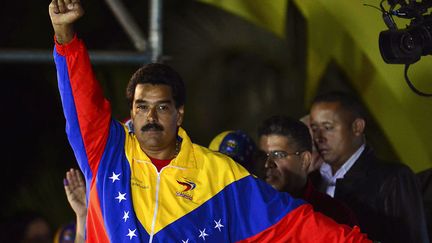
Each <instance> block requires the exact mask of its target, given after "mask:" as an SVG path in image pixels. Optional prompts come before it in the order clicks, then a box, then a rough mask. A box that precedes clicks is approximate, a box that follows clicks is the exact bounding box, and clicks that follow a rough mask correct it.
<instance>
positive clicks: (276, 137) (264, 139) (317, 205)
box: [258, 116, 358, 227]
mask: <svg viewBox="0 0 432 243" xmlns="http://www.w3.org/2000/svg"><path fill="white" fill-rule="evenodd" d="M258 139H259V142H258V146H259V149H260V150H262V151H263V152H264V153H265V154H266V160H265V172H266V173H265V176H266V177H265V181H266V182H267V183H269V184H270V185H271V186H272V187H273V188H275V189H276V190H278V191H281V192H288V193H289V194H291V195H292V196H294V197H297V198H302V199H304V200H305V201H307V202H308V203H310V204H311V205H312V206H313V208H314V210H315V211H318V212H320V213H323V214H325V215H326V216H327V217H330V218H332V219H333V220H335V221H336V222H338V223H340V224H346V225H349V226H351V227H353V226H355V225H358V222H357V218H356V216H355V214H354V213H353V212H352V211H351V210H350V209H349V208H348V207H347V206H346V205H345V204H343V203H342V202H340V201H338V200H336V199H333V198H331V197H330V196H328V195H326V194H324V193H321V192H319V191H318V190H316V189H315V187H314V186H313V185H312V182H311V180H310V179H309V178H308V169H309V168H310V164H311V162H312V137H311V136H310V133H309V130H308V128H307V127H306V125H305V124H303V123H302V122H301V121H299V120H297V119H294V118H290V117H286V116H272V117H270V118H268V119H267V120H265V121H264V122H263V123H262V124H261V125H260V126H259V128H258Z"/></svg>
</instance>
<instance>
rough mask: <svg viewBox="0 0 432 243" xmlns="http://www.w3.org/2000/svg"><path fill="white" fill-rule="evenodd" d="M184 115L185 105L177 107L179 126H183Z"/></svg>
mask: <svg viewBox="0 0 432 243" xmlns="http://www.w3.org/2000/svg"><path fill="white" fill-rule="evenodd" d="M183 117H184V105H182V106H180V107H179V108H178V109H177V126H178V127H179V126H181V124H182V123H183Z"/></svg>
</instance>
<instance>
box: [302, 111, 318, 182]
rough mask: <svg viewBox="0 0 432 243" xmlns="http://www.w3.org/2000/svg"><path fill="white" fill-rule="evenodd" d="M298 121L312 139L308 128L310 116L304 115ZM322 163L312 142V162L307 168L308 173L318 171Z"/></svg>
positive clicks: (310, 130)
mask: <svg viewBox="0 0 432 243" xmlns="http://www.w3.org/2000/svg"><path fill="white" fill-rule="evenodd" d="M300 121H301V122H303V123H304V124H305V125H306V126H307V127H308V129H309V133H310V135H311V137H312V129H311V126H310V115H309V114H308V115H305V116H303V117H302V118H300ZM323 162H324V160H323V159H322V158H321V156H320V154H319V152H318V150H317V148H316V146H315V143H314V142H313V140H312V162H311V163H310V165H309V168H308V173H311V172H312V171H315V170H317V169H319V168H320V167H321V165H322V163H323Z"/></svg>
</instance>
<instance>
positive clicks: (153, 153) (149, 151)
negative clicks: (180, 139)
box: [140, 142, 179, 160]
mask: <svg viewBox="0 0 432 243" xmlns="http://www.w3.org/2000/svg"><path fill="white" fill-rule="evenodd" d="M140 147H141V150H142V151H144V153H146V155H147V156H149V157H151V158H154V159H159V160H167V159H172V158H174V157H176V156H177V153H178V150H179V149H178V148H177V145H176V142H174V144H170V145H169V146H167V147H166V148H143V147H142V146H140Z"/></svg>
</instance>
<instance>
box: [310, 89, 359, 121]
mask: <svg viewBox="0 0 432 243" xmlns="http://www.w3.org/2000/svg"><path fill="white" fill-rule="evenodd" d="M322 102H337V103H339V105H340V106H341V108H342V109H343V110H344V111H345V112H348V113H350V114H351V115H352V116H353V117H352V118H353V119H356V118H362V119H364V120H366V111H365V109H364V107H363V105H362V104H361V103H360V101H359V100H358V99H357V98H356V97H354V96H353V95H350V94H347V93H343V92H340V91H332V92H329V93H324V94H321V95H318V96H317V97H315V99H314V100H313V101H312V104H317V103H322Z"/></svg>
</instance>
